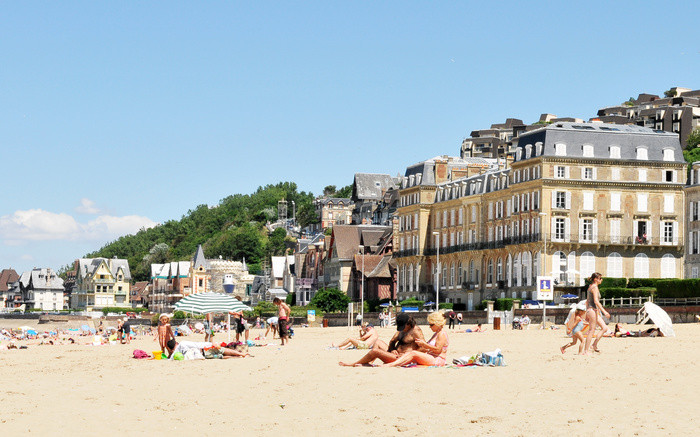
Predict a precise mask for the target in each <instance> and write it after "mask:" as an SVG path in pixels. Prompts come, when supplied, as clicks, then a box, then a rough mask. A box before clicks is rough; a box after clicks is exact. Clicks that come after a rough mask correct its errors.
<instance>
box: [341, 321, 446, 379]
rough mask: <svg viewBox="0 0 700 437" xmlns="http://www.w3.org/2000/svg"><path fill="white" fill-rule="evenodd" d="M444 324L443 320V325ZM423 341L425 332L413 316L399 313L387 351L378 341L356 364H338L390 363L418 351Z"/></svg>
mask: <svg viewBox="0 0 700 437" xmlns="http://www.w3.org/2000/svg"><path fill="white" fill-rule="evenodd" d="M444 323H445V322H444V319H443V325H444ZM423 339H424V337H423V332H422V331H421V330H420V328H419V327H418V326H417V325H416V321H415V320H414V319H413V316H410V315H408V313H399V315H397V316H396V333H395V334H394V336H393V337H391V340H390V341H389V345H388V347H387V349H384V348H383V346H384V342H382V341H377V342H376V343H375V344H374V347H373V348H372V350H370V351H369V352H367V354H366V355H365V356H364V357H362V358H360V359H359V360H357V361H355V362H354V363H345V362H343V361H341V362H339V363H338V364H340V365H341V366H368V365H371V364H372V362H373V361H374V360H376V359H380V360H382V361H383V362H385V363H390V362H392V361H395V360H396V359H397V358H399V357H401V356H403V355H404V354H406V353H409V352H410V351H412V350H415V349H418V347H419V346H418V341H423ZM423 342H424V341H423Z"/></svg>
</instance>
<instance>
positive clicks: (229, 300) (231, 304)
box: [175, 293, 253, 341]
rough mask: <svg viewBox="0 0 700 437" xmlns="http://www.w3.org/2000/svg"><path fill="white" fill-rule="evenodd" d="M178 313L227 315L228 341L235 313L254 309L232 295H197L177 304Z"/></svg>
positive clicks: (192, 295) (191, 295)
mask: <svg viewBox="0 0 700 437" xmlns="http://www.w3.org/2000/svg"><path fill="white" fill-rule="evenodd" d="M175 310H176V311H184V312H186V313H193V314H209V313H226V314H228V339H229V341H230V340H231V315H230V312H232V311H235V312H239V311H252V310H253V309H252V308H251V307H249V306H248V305H246V304H244V303H243V302H241V301H240V300H238V299H236V298H234V297H233V296H231V295H230V294H222V293H197V294H190V295H189V296H187V297H185V298H183V299H181V300H180V301H179V302H178V303H176V304H175Z"/></svg>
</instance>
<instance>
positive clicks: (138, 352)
mask: <svg viewBox="0 0 700 437" xmlns="http://www.w3.org/2000/svg"><path fill="white" fill-rule="evenodd" d="M134 358H136V359H137V360H142V359H144V358H150V355H148V353H147V352H146V351H142V350H141V349H135V350H134Z"/></svg>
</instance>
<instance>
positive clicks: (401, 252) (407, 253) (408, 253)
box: [394, 249, 418, 258]
mask: <svg viewBox="0 0 700 437" xmlns="http://www.w3.org/2000/svg"><path fill="white" fill-rule="evenodd" d="M416 255H418V249H404V250H399V251H397V252H394V257H396V258H403V257H406V256H416Z"/></svg>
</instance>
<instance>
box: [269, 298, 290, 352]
mask: <svg viewBox="0 0 700 437" xmlns="http://www.w3.org/2000/svg"><path fill="white" fill-rule="evenodd" d="M272 303H273V304H275V305H277V330H278V332H279V335H280V340H282V346H284V345H285V344H286V343H287V342H288V341H289V333H288V331H287V322H289V315H290V313H291V310H290V309H289V305H287V304H286V303H284V302H282V299H280V298H279V297H276V298H275V299H274V300H273V301H272Z"/></svg>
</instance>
